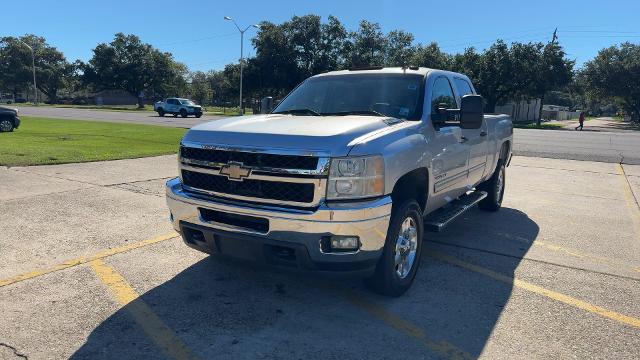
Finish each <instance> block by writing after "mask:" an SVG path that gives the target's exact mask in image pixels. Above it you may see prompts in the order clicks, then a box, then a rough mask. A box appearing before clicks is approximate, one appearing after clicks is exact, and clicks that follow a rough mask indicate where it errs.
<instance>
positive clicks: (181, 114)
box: [180, 109, 187, 118]
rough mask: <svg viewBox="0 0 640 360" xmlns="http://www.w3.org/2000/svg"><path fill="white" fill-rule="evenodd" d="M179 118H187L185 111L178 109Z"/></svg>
mask: <svg viewBox="0 0 640 360" xmlns="http://www.w3.org/2000/svg"><path fill="white" fill-rule="evenodd" d="M180 116H182V117H183V118H186V117H187V110H185V109H180Z"/></svg>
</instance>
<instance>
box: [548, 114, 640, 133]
mask: <svg viewBox="0 0 640 360" xmlns="http://www.w3.org/2000/svg"><path fill="white" fill-rule="evenodd" d="M548 123H549V124H561V125H562V126H563V130H575V128H576V127H577V126H578V121H577V120H565V121H557V120H552V121H549V122H548ZM583 131H598V132H634V131H640V126H639V125H637V124H633V123H629V122H624V121H621V120H616V119H614V118H611V117H600V118H595V119H591V120H587V121H585V122H584V128H583Z"/></svg>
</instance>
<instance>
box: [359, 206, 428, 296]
mask: <svg viewBox="0 0 640 360" xmlns="http://www.w3.org/2000/svg"><path fill="white" fill-rule="evenodd" d="M422 222H423V219H422V211H421V210H420V206H419V205H418V203H417V202H416V201H415V200H413V199H410V200H406V201H404V202H403V203H401V204H400V206H397V207H395V206H394V209H393V210H392V212H391V221H390V222H389V230H388V231H387V238H386V240H385V245H384V249H383V251H382V256H381V257H380V260H378V264H377V265H376V270H375V272H374V274H373V275H372V276H371V277H370V278H368V279H366V280H365V283H366V285H367V286H368V287H369V288H371V289H372V290H373V291H375V292H377V293H379V294H381V295H386V296H400V295H402V294H404V293H405V292H406V291H407V290H408V289H409V288H410V287H411V284H412V283H413V279H414V278H415V277H416V273H417V272H418V267H419V266H420V255H421V254H422V239H423V236H424V227H423V223H422ZM403 228H404V229H405V231H404V232H403V231H402V229H403ZM411 229H413V230H411ZM414 232H415V233H414ZM403 233H404V236H402V235H403ZM412 233H414V234H412ZM402 253H404V254H405V255H404V256H403V255H402ZM397 254H398V255H397ZM405 261H406V262H405ZM403 263H404V264H405V267H404V268H403V267H402V266H398V264H403ZM407 266H408V269H407V268H406V267H407Z"/></svg>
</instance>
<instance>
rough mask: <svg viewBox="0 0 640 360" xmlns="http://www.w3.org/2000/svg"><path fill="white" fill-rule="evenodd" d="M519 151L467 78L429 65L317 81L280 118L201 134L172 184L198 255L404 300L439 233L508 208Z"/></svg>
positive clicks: (503, 120) (178, 225) (505, 123)
mask: <svg viewBox="0 0 640 360" xmlns="http://www.w3.org/2000/svg"><path fill="white" fill-rule="evenodd" d="M512 146H513V125H512V122H511V119H510V118H509V117H508V116H507V115H489V114H487V115H485V114H484V113H483V99H482V97H481V96H479V95H477V94H476V91H475V90H474V87H473V85H472V84H471V81H470V80H469V78H468V77H467V76H465V75H463V74H459V73H453V72H448V71H442V70H435V69H426V68H418V67H410V68H372V69H358V70H344V71H336V72H329V73H325V74H321V75H316V76H313V77H311V78H309V79H307V80H305V81H304V82H303V83H301V84H300V85H299V86H298V87H296V88H295V89H294V90H293V91H292V92H291V93H290V94H289V95H288V96H287V97H286V98H284V99H283V101H282V102H281V103H280V104H279V105H278V106H277V107H276V108H275V109H274V110H273V112H272V113H270V114H266V115H255V116H243V117H234V118H227V119H222V120H216V121H213V122H208V123H204V124H201V125H198V126H195V127H193V128H191V129H190V130H189V131H188V132H187V133H186V134H185V136H184V138H183V139H182V141H181V143H180V154H179V170H180V176H179V177H177V178H175V179H171V180H169V181H168V182H167V183H166V194H167V203H168V207H169V210H170V219H171V221H172V223H173V227H174V228H175V229H176V231H178V232H179V233H180V234H181V235H182V237H183V239H184V242H185V243H186V244H187V245H188V246H190V247H193V248H195V249H198V250H200V251H204V252H207V253H211V254H221V255H227V256H231V257H237V258H241V259H249V260H254V261H259V262H262V263H266V264H269V265H274V266H281V267H286V268H297V269H303V270H311V271H318V272H328V273H345V274H346V273H350V274H357V275H359V276H362V277H363V278H365V279H366V283H367V284H368V285H369V286H370V287H371V288H372V289H373V290H375V291H377V292H379V293H381V294H385V295H391V296H399V295H400V294H402V293H404V292H405V291H406V290H407V289H409V287H410V286H411V284H412V282H413V280H414V277H415V275H416V272H417V269H418V266H419V265H420V261H419V259H420V255H421V251H422V248H423V246H422V241H423V239H424V237H425V231H440V230H442V229H443V228H444V227H445V226H446V225H447V224H449V223H450V222H451V220H453V219H455V218H456V217H458V216H459V215H460V214H462V213H464V212H465V211H466V210H468V209H469V208H471V207H472V206H474V205H476V204H477V205H479V207H480V208H481V209H483V210H487V211H497V210H498V209H499V208H500V206H501V203H502V199H503V194H504V185H505V174H506V172H505V168H506V166H507V165H508V164H509V160H510V157H511V149H512Z"/></svg>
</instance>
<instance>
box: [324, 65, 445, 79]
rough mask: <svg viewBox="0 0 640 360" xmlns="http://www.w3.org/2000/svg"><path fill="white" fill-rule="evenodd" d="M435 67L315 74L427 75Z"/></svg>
mask: <svg viewBox="0 0 640 360" xmlns="http://www.w3.org/2000/svg"><path fill="white" fill-rule="evenodd" d="M431 70H433V69H430V68H425V67H411V68H402V67H381V68H376V67H371V68H363V69H352V70H338V71H329V72H326V73H323V74H319V75H315V76H314V77H316V76H318V77H319V76H331V75H345V74H372V73H375V74H418V75H427V73H429V71H431Z"/></svg>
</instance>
